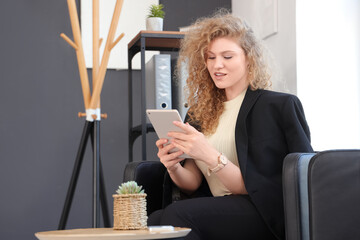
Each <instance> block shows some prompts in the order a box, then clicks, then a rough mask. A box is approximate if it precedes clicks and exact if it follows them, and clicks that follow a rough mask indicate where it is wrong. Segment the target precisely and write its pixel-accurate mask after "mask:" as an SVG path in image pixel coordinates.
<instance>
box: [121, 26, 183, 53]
mask: <svg viewBox="0 0 360 240" xmlns="http://www.w3.org/2000/svg"><path fill="white" fill-rule="evenodd" d="M184 36H185V33H184V32H174V31H161V32H157V31H140V32H139V33H138V34H137V35H136V36H135V37H134V38H133V39H132V40H131V41H130V42H129V44H128V54H129V56H130V58H132V57H134V56H135V54H136V53H138V52H140V51H141V38H144V39H145V47H146V50H147V51H148V50H150V51H151V50H152V51H178V50H179V49H180V41H181V39H182V38H184Z"/></svg>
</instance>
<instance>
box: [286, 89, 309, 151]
mask: <svg viewBox="0 0 360 240" xmlns="http://www.w3.org/2000/svg"><path fill="white" fill-rule="evenodd" d="M282 120H283V124H282V126H284V128H283V129H284V132H285V137H286V142H287V144H288V149H289V152H313V149H312V147H311V143H310V142H311V139H310V130H309V126H308V124H307V122H306V118H305V113H304V109H303V107H302V104H301V102H300V100H299V98H298V97H296V96H294V95H290V97H289V99H288V100H287V101H286V102H285V104H284V107H283V109H282Z"/></svg>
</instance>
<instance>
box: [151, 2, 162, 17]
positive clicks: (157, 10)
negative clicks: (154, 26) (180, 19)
mask: <svg viewBox="0 0 360 240" xmlns="http://www.w3.org/2000/svg"><path fill="white" fill-rule="evenodd" d="M163 8H164V5H162V4H151V6H150V8H149V14H148V17H149V18H150V17H159V18H164V17H165V12H164V10H163Z"/></svg>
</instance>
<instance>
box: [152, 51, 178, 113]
mask: <svg viewBox="0 0 360 240" xmlns="http://www.w3.org/2000/svg"><path fill="white" fill-rule="evenodd" d="M145 74H146V83H145V85H146V108H147V109H171V108H172V97H171V96H172V95H171V56H170V55H169V54H157V55H154V56H153V57H152V58H151V59H150V60H149V61H148V62H147V63H146V64H145Z"/></svg>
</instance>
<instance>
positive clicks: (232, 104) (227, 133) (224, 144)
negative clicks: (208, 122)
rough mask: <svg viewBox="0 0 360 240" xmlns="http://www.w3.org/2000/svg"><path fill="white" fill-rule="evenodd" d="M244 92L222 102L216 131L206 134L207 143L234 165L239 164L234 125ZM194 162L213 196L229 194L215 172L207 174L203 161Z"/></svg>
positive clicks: (206, 167)
mask: <svg viewBox="0 0 360 240" xmlns="http://www.w3.org/2000/svg"><path fill="white" fill-rule="evenodd" d="M245 93H246V90H245V91H243V92H242V93H240V94H239V96H237V97H236V98H234V99H232V100H230V101H227V102H224V104H225V109H224V112H223V114H222V115H221V116H220V119H219V125H218V127H217V129H216V132H215V133H214V134H212V135H209V136H206V138H207V139H208V141H209V143H210V144H211V145H212V146H213V147H214V148H216V149H217V150H218V151H219V152H221V153H223V154H224V155H225V156H226V157H227V158H228V159H229V161H231V162H232V163H234V164H235V165H236V166H239V162H238V157H237V153H236V146H235V126H236V120H237V116H238V114H239V110H240V107H241V104H242V102H243V100H244V97H245ZM195 163H196V165H197V166H198V168H199V169H200V170H201V172H202V173H203V175H204V176H205V178H206V181H207V182H208V185H209V187H210V190H211V193H212V194H213V195H214V196H224V195H230V194H231V192H230V191H229V190H228V189H227V188H226V187H225V186H224V185H223V184H222V183H221V182H220V180H219V179H218V178H217V176H216V174H211V175H210V176H208V175H207V169H208V166H207V165H206V164H205V163H204V162H201V161H197V160H195ZM225 167H226V166H225Z"/></svg>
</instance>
